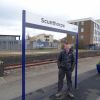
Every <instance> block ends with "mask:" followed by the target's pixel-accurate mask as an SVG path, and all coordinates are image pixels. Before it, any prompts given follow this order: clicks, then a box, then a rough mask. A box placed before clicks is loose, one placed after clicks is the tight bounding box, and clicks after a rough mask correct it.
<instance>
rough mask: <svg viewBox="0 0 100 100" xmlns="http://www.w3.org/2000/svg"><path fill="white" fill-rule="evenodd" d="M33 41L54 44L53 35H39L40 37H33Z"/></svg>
mask: <svg viewBox="0 0 100 100" xmlns="http://www.w3.org/2000/svg"><path fill="white" fill-rule="evenodd" d="M31 40H35V41H38V40H40V41H43V42H53V35H50V34H49V35H47V34H39V35H36V36H33V37H31Z"/></svg>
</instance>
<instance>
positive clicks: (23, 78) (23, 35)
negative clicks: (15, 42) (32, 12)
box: [22, 10, 26, 100]
mask: <svg viewBox="0 0 100 100" xmlns="http://www.w3.org/2000/svg"><path fill="white" fill-rule="evenodd" d="M25 21H26V12H25V10H23V12H22V100H25V83H26V82H25V62H26V61H25V60H26V57H25Z"/></svg>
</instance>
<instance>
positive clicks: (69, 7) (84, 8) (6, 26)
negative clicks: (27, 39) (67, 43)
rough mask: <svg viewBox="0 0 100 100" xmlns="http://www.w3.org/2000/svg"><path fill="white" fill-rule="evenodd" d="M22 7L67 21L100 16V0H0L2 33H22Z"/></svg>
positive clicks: (0, 31)
mask: <svg viewBox="0 0 100 100" xmlns="http://www.w3.org/2000/svg"><path fill="white" fill-rule="evenodd" d="M22 9H26V10H27V11H30V12H33V13H36V14H39V15H44V16H50V17H52V16H53V17H57V18H61V19H66V21H67V20H73V19H80V18H87V17H92V18H94V19H99V18H100V11H99V10H100V0H0V34H21V11H22ZM30 32H34V33H40V32H44V31H37V30H33V31H28V32H27V33H30ZM48 33H51V32H48ZM57 37H58V38H59V37H60V35H58V36H56V38H57Z"/></svg>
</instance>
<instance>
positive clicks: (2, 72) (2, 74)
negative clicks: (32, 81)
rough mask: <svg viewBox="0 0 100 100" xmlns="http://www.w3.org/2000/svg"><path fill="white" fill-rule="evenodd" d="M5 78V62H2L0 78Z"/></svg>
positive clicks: (0, 63) (0, 64)
mask: <svg viewBox="0 0 100 100" xmlns="http://www.w3.org/2000/svg"><path fill="white" fill-rule="evenodd" d="M3 76H4V62H3V61H0V77H3Z"/></svg>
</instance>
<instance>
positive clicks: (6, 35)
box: [0, 34, 20, 37]
mask: <svg viewBox="0 0 100 100" xmlns="http://www.w3.org/2000/svg"><path fill="white" fill-rule="evenodd" d="M0 36H13V37H20V35H1V34H0Z"/></svg>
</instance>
